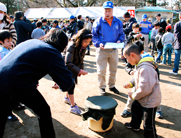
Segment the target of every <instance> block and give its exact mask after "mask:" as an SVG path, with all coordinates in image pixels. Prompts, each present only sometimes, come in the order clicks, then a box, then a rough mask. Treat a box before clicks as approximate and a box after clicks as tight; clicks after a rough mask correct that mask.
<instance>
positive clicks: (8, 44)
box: [0, 1, 181, 138]
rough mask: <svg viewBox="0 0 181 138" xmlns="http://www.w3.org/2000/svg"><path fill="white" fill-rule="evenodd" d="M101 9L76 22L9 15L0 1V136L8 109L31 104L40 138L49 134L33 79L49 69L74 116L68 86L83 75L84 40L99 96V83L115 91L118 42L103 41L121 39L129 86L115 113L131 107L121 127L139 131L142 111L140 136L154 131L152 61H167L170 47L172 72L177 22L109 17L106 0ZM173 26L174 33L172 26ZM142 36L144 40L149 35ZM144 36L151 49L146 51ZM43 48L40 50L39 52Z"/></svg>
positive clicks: (179, 50)
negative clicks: (92, 53) (93, 58)
mask: <svg viewBox="0 0 181 138" xmlns="http://www.w3.org/2000/svg"><path fill="white" fill-rule="evenodd" d="M103 8H104V16H102V17H100V18H98V19H96V20H95V21H94V20H91V19H90V17H89V16H86V17H85V21H83V19H82V16H81V15H79V16H77V18H76V17H75V16H73V15H71V16H70V18H69V20H68V21H67V20H61V21H60V22H59V21H58V20H54V21H53V22H52V23H50V22H49V21H47V19H44V18H41V19H40V20H37V19H34V20H33V23H31V21H30V20H28V19H27V18H26V17H25V16H24V13H23V12H21V11H17V12H15V15H14V16H15V18H14V16H8V15H7V8H6V6H5V5H4V4H3V3H0V60H1V61H0V81H1V83H0V106H1V109H2V111H3V113H1V114H0V137H3V133H4V128H5V124H6V121H7V120H11V121H15V120H17V117H16V116H15V115H14V114H13V113H12V110H14V109H15V110H22V109H25V105H26V106H27V107H29V108H31V109H32V110H33V111H34V112H35V113H36V114H37V115H38V120H39V126H40V133H41V137H52V138H53V137H55V132H54V128H53V123H52V118H51V111H50V107H49V105H48V104H47V102H46V100H45V99H44V98H43V96H42V95H41V93H40V92H39V91H38V90H37V87H38V81H39V80H40V79H41V78H42V77H44V76H45V75H46V74H49V75H50V76H51V77H52V79H53V81H54V82H55V83H56V84H55V85H54V86H53V88H56V89H57V88H60V89H61V90H62V91H65V92H66V94H65V97H64V102H65V103H67V104H69V105H70V112H71V113H74V114H77V115H81V110H80V109H79V107H78V105H77V104H76V102H75V98H74V89H75V83H77V81H78V77H80V76H81V75H87V74H88V72H87V71H86V70H84V65H83V61H84V57H85V55H90V45H91V43H93V45H94V46H95V47H96V65H97V76H98V88H99V95H101V96H107V92H106V87H107V86H108V88H109V90H110V91H112V92H113V93H115V94H120V92H119V90H118V89H117V88H116V86H115V82H116V73H117V66H118V62H119V57H118V53H119V51H118V49H117V48H112V49H105V44H106V43H107V42H113V43H123V42H124V48H122V50H121V55H122V57H121V59H122V60H123V62H125V70H126V72H127V73H128V74H129V75H134V79H133V80H131V81H130V82H129V83H126V84H125V85H124V86H123V87H124V88H132V92H129V93H128V100H127V104H126V107H125V109H124V111H123V112H122V113H121V116H122V117H127V116H128V115H130V114H131V113H132V118H131V121H130V123H125V127H127V128H130V129H133V130H134V131H139V130H140V125H141V121H142V117H144V137H145V138H148V137H149V138H156V137H157V133H156V128H155V115H156V117H158V118H163V115H162V112H161V106H160V104H161V90H160V85H159V69H158V65H157V64H158V63H160V64H162V65H166V55H167V53H168V65H171V55H172V52H173V49H174V52H175V60H174V68H173V70H172V71H171V72H169V73H171V74H173V75H177V74H178V70H179V62H180V54H181V22H180V21H179V22H177V23H176V24H175V27H174V29H173V25H172V24H170V21H169V20H167V21H165V20H162V19H161V14H160V13H159V14H157V15H156V19H157V20H156V21H155V22H154V23H151V22H150V21H148V17H147V15H146V14H143V16H142V21H141V22H137V20H136V19H135V18H134V17H131V15H130V13H129V12H126V13H125V14H124V22H122V21H121V20H120V19H118V18H116V17H115V16H113V8H114V6H113V2H111V1H106V2H105V3H104V4H103ZM172 32H174V34H173V33H172ZM149 35H150V39H149ZM149 43H150V44H151V54H149V53H148V50H149ZM47 55H48V56H47ZM107 65H109V68H108V69H109V78H108V82H107V83H106V79H105V78H106V69H107Z"/></svg>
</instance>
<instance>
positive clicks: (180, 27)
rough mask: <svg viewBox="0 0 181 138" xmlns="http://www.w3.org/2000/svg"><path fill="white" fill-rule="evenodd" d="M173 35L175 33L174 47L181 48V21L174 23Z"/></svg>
mask: <svg viewBox="0 0 181 138" xmlns="http://www.w3.org/2000/svg"><path fill="white" fill-rule="evenodd" d="M174 35H175V45H174V49H181V21H179V22H177V23H176V24H175V27H174Z"/></svg>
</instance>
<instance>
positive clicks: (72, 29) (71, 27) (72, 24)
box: [67, 15, 77, 38]
mask: <svg viewBox="0 0 181 138" xmlns="http://www.w3.org/2000/svg"><path fill="white" fill-rule="evenodd" d="M74 19H75V16H73V15H71V16H70V18H69V21H70V24H69V25H68V26H67V33H68V36H70V37H69V38H71V37H72V36H73V35H74V34H76V29H77V23H76V22H75V20H74Z"/></svg>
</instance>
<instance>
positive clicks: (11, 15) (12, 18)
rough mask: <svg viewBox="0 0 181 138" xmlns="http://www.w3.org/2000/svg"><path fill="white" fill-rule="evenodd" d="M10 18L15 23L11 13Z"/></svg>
mask: <svg viewBox="0 0 181 138" xmlns="http://www.w3.org/2000/svg"><path fill="white" fill-rule="evenodd" d="M9 18H10V20H11V22H12V23H13V22H14V16H13V15H10V16H9Z"/></svg>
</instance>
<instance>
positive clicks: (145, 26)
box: [139, 14, 153, 52]
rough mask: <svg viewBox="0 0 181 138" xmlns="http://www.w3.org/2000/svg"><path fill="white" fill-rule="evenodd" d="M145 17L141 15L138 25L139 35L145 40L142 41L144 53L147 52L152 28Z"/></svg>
mask: <svg viewBox="0 0 181 138" xmlns="http://www.w3.org/2000/svg"><path fill="white" fill-rule="evenodd" d="M147 18H148V17H147V15H146V14H143V15H142V21H141V22H140V23H139V24H140V28H141V34H142V35H143V37H144V38H145V40H144V51H145V52H148V38H149V33H150V30H151V29H152V28H153V26H152V24H151V23H150V22H149V21H148V20H147Z"/></svg>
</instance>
